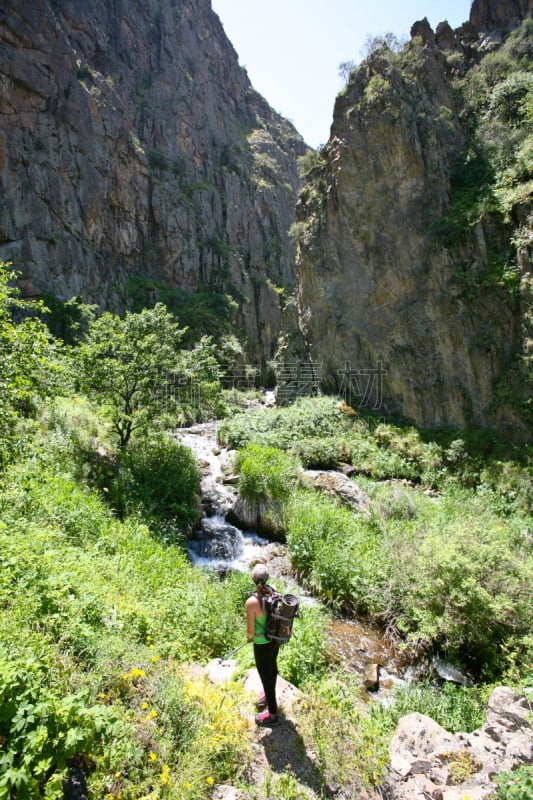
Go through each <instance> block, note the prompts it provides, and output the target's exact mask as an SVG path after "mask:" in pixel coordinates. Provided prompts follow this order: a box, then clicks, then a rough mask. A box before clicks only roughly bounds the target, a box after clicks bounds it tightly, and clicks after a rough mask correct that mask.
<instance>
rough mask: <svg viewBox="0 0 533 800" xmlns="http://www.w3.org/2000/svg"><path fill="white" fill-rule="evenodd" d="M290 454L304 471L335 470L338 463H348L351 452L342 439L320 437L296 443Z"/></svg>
mask: <svg viewBox="0 0 533 800" xmlns="http://www.w3.org/2000/svg"><path fill="white" fill-rule="evenodd" d="M291 452H292V453H293V454H294V455H295V456H296V457H297V458H298V459H299V460H300V462H301V463H302V465H303V466H304V467H305V468H306V469H335V468H337V467H338V466H339V464H340V463H342V462H345V463H350V459H351V450H350V446H349V444H348V443H347V442H346V441H345V440H344V439H338V438H333V437H329V436H328V437H321V438H311V439H304V440H302V441H301V442H297V443H296V444H295V445H294V446H293V447H292V448H291Z"/></svg>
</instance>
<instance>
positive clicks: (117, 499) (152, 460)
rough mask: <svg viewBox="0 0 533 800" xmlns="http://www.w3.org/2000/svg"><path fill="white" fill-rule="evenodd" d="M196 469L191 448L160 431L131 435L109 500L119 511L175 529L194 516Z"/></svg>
mask: <svg viewBox="0 0 533 800" xmlns="http://www.w3.org/2000/svg"><path fill="white" fill-rule="evenodd" d="M199 483H200V470H199V468H198V465H197V464H196V461H195V459H194V456H193V455H192V453H191V451H190V450H189V449H188V448H187V447H184V446H183V445H181V444H179V443H178V442H176V441H175V440H174V439H172V438H171V437H170V436H168V435H167V434H164V433H160V434H155V433H153V434H151V435H147V436H145V437H139V438H134V439H133V440H132V441H131V443H130V445H129V447H127V448H126V449H125V450H124V451H123V452H122V454H121V456H120V461H119V468H118V474H117V479H116V482H115V483H114V484H113V486H112V492H111V502H112V503H113V505H114V506H115V507H116V508H118V509H119V510H120V513H121V514H126V515H129V514H133V513H136V512H138V513H140V515H141V516H142V518H144V519H153V520H158V521H159V522H167V523H168V524H171V525H172V527H174V528H176V529H179V528H183V527H186V526H189V525H191V523H192V522H193V521H194V519H195V518H196V516H197V509H196V505H197V493H198V488H199Z"/></svg>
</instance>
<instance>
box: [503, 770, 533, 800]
mask: <svg viewBox="0 0 533 800" xmlns="http://www.w3.org/2000/svg"><path fill="white" fill-rule="evenodd" d="M494 780H495V783H496V784H497V786H498V790H497V793H496V797H497V798H498V800H529V798H530V797H531V796H532V795H533V767H532V766H528V765H525V764H521V765H520V766H519V767H517V769H515V770H514V772H512V773H509V772H501V773H500V774H499V775H497V776H496V777H495V779H494Z"/></svg>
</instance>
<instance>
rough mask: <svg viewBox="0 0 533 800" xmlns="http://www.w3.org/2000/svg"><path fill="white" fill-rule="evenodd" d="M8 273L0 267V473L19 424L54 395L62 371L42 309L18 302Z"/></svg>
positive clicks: (4, 266)
mask: <svg viewBox="0 0 533 800" xmlns="http://www.w3.org/2000/svg"><path fill="white" fill-rule="evenodd" d="M9 267H10V264H8V263H4V262H3V261H0V467H1V466H2V465H3V463H5V462H6V461H8V460H9V459H10V457H11V455H12V454H13V452H14V451H15V450H16V449H17V435H16V431H17V423H18V420H20V418H22V417H25V416H26V417H27V416H30V415H31V414H32V413H33V412H34V410H35V400H36V398H37V397H44V396H46V395H47V394H49V393H51V392H54V391H55V389H56V387H57V384H58V380H59V376H60V367H61V359H60V345H59V343H58V342H57V341H56V340H54V339H53V337H52V336H51V335H50V333H49V331H48V328H47V327H46V325H45V324H44V323H43V322H42V321H41V320H40V319H39V316H41V315H42V314H43V312H44V306H43V305H42V303H38V302H33V301H27V300H22V299H21V298H20V296H19V295H20V292H19V290H18V289H17V287H16V285H15V280H16V277H17V274H16V272H14V271H12V270H10V269H9Z"/></svg>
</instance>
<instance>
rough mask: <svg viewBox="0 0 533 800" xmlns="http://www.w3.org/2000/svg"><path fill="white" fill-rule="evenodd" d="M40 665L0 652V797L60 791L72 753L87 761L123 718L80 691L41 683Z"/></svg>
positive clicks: (122, 727)
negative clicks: (67, 692)
mask: <svg viewBox="0 0 533 800" xmlns="http://www.w3.org/2000/svg"><path fill="white" fill-rule="evenodd" d="M46 678H47V671H46V668H45V667H44V666H43V665H42V664H40V663H39V662H36V661H32V660H28V661H26V662H25V663H22V662H19V661H16V660H13V659H8V658H6V657H5V656H0V697H1V700H2V702H1V703H0V739H1V741H2V752H1V753H0V797H2V798H3V799H5V800H8V798H20V799H21V800H22V799H23V798H37V797H43V796H46V797H50V798H57V800H59V799H60V798H62V797H63V780H64V779H65V778H66V777H67V772H68V770H67V766H68V762H69V760H70V759H72V758H73V757H74V756H77V757H81V758H83V759H85V761H86V762H88V761H89V760H90V759H91V758H93V755H94V754H95V753H96V752H98V750H100V749H101V748H102V747H103V746H104V745H105V744H107V743H108V742H109V741H110V740H111V738H112V737H114V736H117V734H120V733H121V734H122V735H124V734H125V732H126V730H125V729H126V725H125V723H122V724H121V723H120V721H119V720H118V718H117V716H116V715H115V713H114V712H113V711H112V709H110V708H106V707H105V706H103V705H91V704H90V699H89V696H88V694H87V693H86V692H78V693H76V694H71V695H66V696H64V697H59V696H58V695H56V694H55V693H54V692H53V691H51V690H50V689H48V688H46V686H44V685H43V682H44V681H46Z"/></svg>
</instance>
